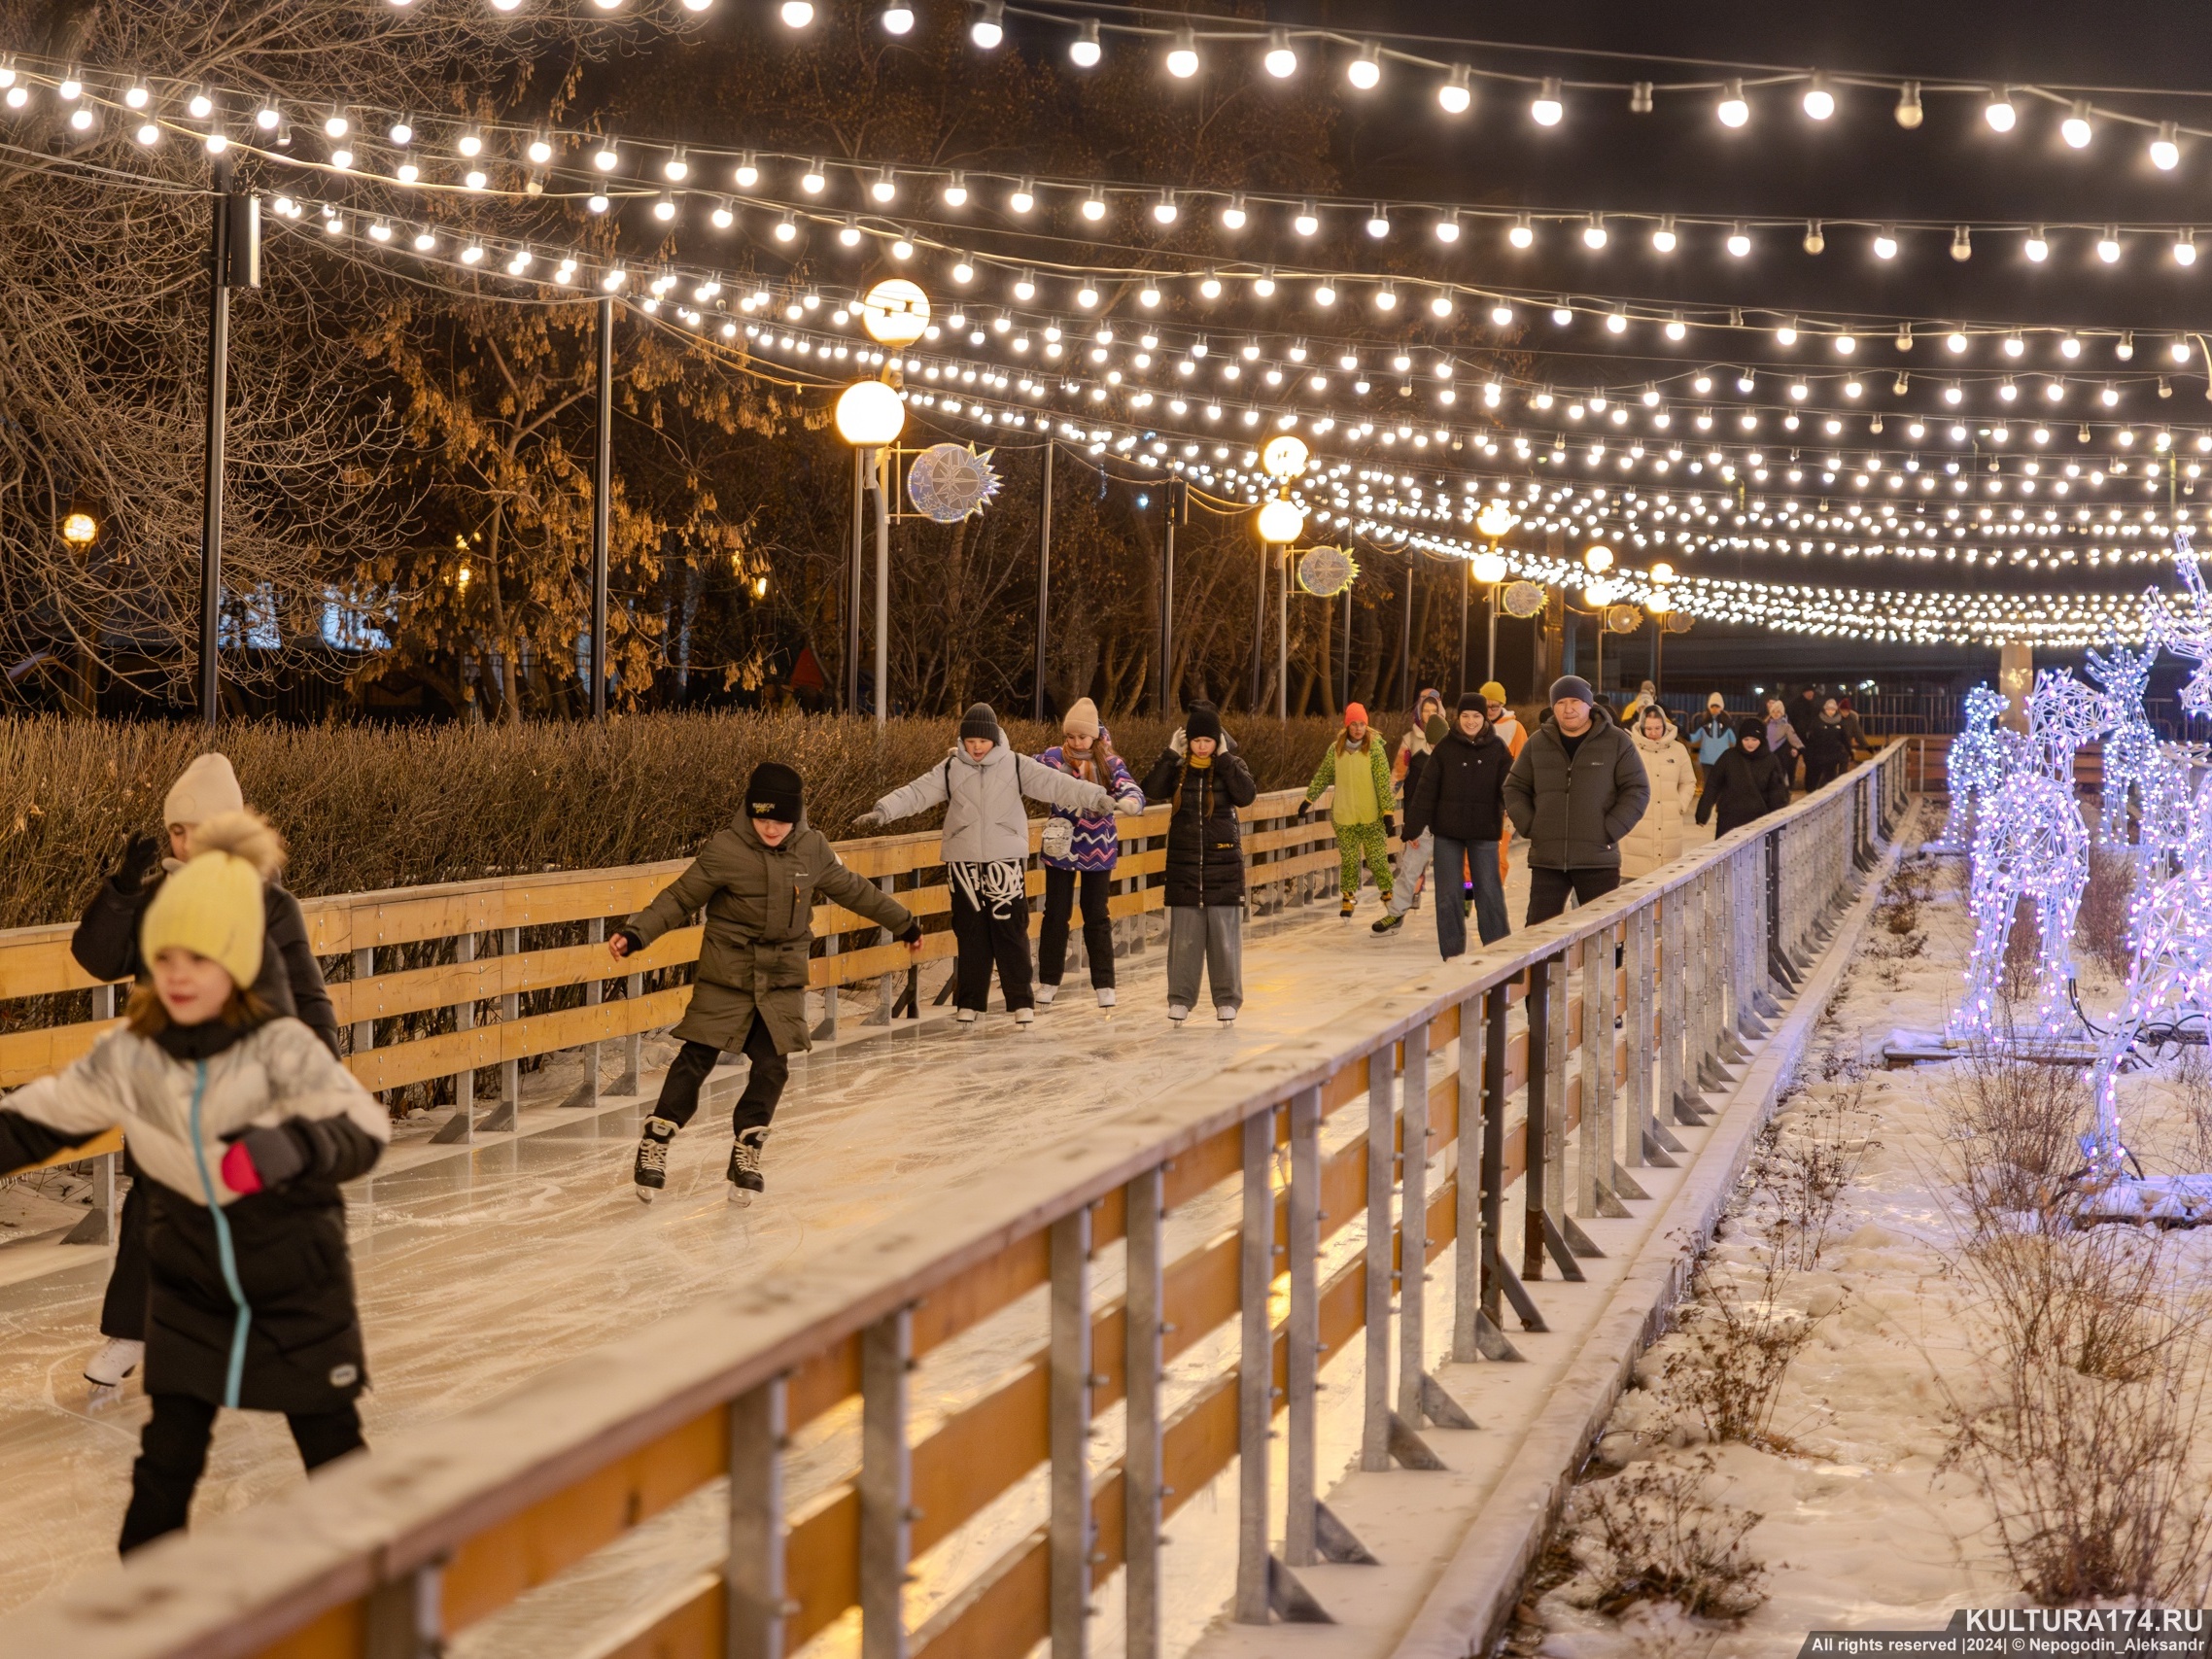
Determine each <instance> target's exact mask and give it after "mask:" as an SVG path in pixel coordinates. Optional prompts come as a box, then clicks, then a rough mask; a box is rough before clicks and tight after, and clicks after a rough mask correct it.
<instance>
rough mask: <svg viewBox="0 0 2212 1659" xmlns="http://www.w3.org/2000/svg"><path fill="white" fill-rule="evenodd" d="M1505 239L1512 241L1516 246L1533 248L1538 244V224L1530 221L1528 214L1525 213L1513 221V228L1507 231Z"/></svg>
mask: <svg viewBox="0 0 2212 1659" xmlns="http://www.w3.org/2000/svg"><path fill="white" fill-rule="evenodd" d="M1505 240H1506V241H1508V242H1510V243H1512V244H1513V246H1514V247H1516V248H1533V247H1535V246H1536V240H1537V232H1536V226H1535V225H1531V224H1530V223H1529V216H1528V215H1527V214H1525V213H1524V214H1522V215H1521V216H1520V217H1519V218H1518V219H1516V220H1514V221H1513V228H1512V229H1510V230H1508V231H1506V232H1505Z"/></svg>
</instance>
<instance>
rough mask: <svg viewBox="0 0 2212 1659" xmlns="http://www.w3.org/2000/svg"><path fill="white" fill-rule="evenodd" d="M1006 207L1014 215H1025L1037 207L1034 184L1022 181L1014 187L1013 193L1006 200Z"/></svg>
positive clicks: (1026, 180)
mask: <svg viewBox="0 0 2212 1659" xmlns="http://www.w3.org/2000/svg"><path fill="white" fill-rule="evenodd" d="M1006 205H1007V206H1008V207H1009V208H1011V209H1012V210H1013V211H1014V212H1016V213H1027V212H1028V211H1029V210H1030V209H1031V208H1033V207H1035V206H1036V205H1037V187H1036V184H1035V183H1034V182H1033V181H1031V180H1028V179H1023V180H1022V181H1021V182H1020V184H1018V185H1016V186H1015V187H1014V193H1013V194H1012V195H1010V196H1008V197H1007V198H1006Z"/></svg>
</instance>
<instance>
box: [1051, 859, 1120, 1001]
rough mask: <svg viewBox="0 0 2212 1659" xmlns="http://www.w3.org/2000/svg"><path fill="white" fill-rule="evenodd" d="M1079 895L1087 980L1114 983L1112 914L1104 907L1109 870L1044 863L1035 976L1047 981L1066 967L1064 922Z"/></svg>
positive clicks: (1054, 982)
mask: <svg viewBox="0 0 2212 1659" xmlns="http://www.w3.org/2000/svg"><path fill="white" fill-rule="evenodd" d="M1079 887H1080V890H1081V892H1082V895H1083V949H1084V951H1085V953H1086V954H1087V955H1089V958H1090V983H1091V985H1094V986H1096V987H1099V988H1104V987H1105V986H1107V985H1112V984H1113V983H1114V918H1113V917H1112V916H1109V915H1108V914H1107V911H1106V907H1107V903H1108V901H1109V900H1111V899H1112V897H1113V896H1114V872H1113V871H1111V870H1061V869H1058V868H1056V867H1055V866H1053V865H1050V864H1048V865H1046V866H1045V921H1044V925H1043V926H1042V927H1040V928H1039V929H1038V930H1037V977H1038V978H1039V979H1040V980H1043V981H1044V982H1045V984H1047V985H1058V984H1059V983H1060V975H1061V974H1063V973H1064V972H1066V970H1067V924H1068V916H1069V914H1070V913H1071V912H1072V911H1073V910H1074V909H1075V903H1076V894H1077V891H1078V889H1079Z"/></svg>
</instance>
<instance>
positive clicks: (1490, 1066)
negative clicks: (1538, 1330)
mask: <svg viewBox="0 0 2212 1659" xmlns="http://www.w3.org/2000/svg"><path fill="white" fill-rule="evenodd" d="M1530 983H1531V984H1532V985H1533V984H1534V983H1535V981H1534V979H1533V978H1532V979H1531V982H1530ZM1508 1000H1509V993H1508V991H1507V988H1506V986H1504V985H1492V986H1491V987H1490V988H1489V989H1488V990H1487V991H1485V992H1483V996H1482V1001H1483V1017H1482V1024H1483V1034H1482V1312H1483V1317H1484V1318H1486V1319H1488V1320H1489V1321H1490V1323H1491V1325H1492V1326H1493V1327H1495V1328H1497V1329H1499V1330H1503V1328H1504V1325H1503V1312H1502V1309H1501V1306H1500V1297H1501V1296H1502V1295H1503V1290H1504V1274H1503V1271H1502V1270H1501V1269H1503V1266H1504V1264H1505V1263H1504V1257H1503V1249H1504V1241H1503V1237H1502V1236H1501V1235H1502V1234H1503V1230H1504V1208H1505V1014H1506V1003H1507V1001H1508ZM1530 1121H1531V1122H1534V1121H1535V1112H1534V1109H1533V1108H1532V1110H1531V1113H1530ZM1541 1227H1542V1223H1541V1222H1540V1221H1539V1222H1538V1231H1537V1232H1534V1233H1532V1234H1531V1238H1532V1244H1531V1246H1530V1247H1528V1249H1529V1257H1528V1258H1524V1260H1527V1259H1534V1260H1537V1261H1538V1262H1540V1261H1541V1260H1542V1256H1543V1240H1542V1238H1541V1236H1540V1228H1541Z"/></svg>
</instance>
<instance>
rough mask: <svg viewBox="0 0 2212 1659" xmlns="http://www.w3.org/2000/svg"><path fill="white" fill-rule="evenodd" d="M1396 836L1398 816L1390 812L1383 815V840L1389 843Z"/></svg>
mask: <svg viewBox="0 0 2212 1659" xmlns="http://www.w3.org/2000/svg"><path fill="white" fill-rule="evenodd" d="M1396 834H1398V818H1397V816H1396V815H1395V814H1393V813H1390V812H1385V813H1383V839H1384V840H1386V841H1387V840H1389V839H1390V838H1391V837H1392V836H1395V835H1396Z"/></svg>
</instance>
